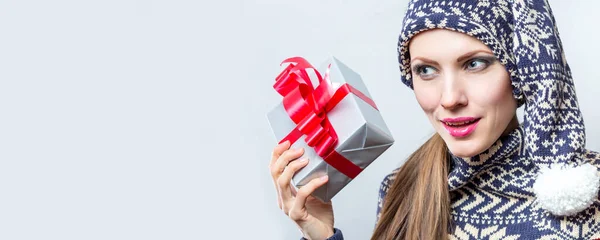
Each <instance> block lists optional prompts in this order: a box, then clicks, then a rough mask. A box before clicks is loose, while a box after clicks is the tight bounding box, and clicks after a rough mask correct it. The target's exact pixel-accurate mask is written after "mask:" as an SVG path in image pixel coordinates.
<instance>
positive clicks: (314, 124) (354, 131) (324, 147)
mask: <svg viewBox="0 0 600 240" xmlns="http://www.w3.org/2000/svg"><path fill="white" fill-rule="evenodd" d="M282 64H289V65H288V66H287V67H286V68H285V69H284V70H283V71H282V72H281V73H280V74H279V76H277V78H276V82H275V84H274V85H273V87H274V88H275V90H276V91H277V92H278V93H279V94H280V95H282V96H283V101H282V102H280V103H279V104H278V105H277V106H275V107H274V108H273V109H272V110H271V111H269V112H268V113H267V119H268V121H269V124H270V126H271V129H272V132H273V134H274V136H275V138H276V139H277V141H278V142H279V143H281V142H284V141H286V140H289V141H290V142H291V143H292V145H291V148H292V149H293V148H304V150H305V151H304V154H303V156H301V158H302V157H307V158H308V159H309V163H308V165H306V166H305V167H304V168H302V169H301V170H300V171H298V172H297V173H296V174H295V175H294V177H293V179H292V184H293V186H294V187H296V188H300V187H302V186H304V185H305V184H307V183H308V182H309V181H310V180H312V179H314V178H318V177H321V176H323V175H328V177H329V180H328V182H327V183H326V184H325V185H323V186H321V187H319V188H318V189H316V190H315V191H314V192H313V194H312V195H313V196H314V197H316V198H318V199H320V200H322V201H324V202H329V201H330V200H331V199H332V198H333V197H334V196H335V195H336V194H337V193H339V192H340V191H341V190H342V189H343V188H344V187H345V186H346V185H347V184H348V183H350V182H351V181H352V179H354V178H356V176H358V174H360V172H361V171H362V170H364V169H365V168H366V167H367V166H369V164H371V163H372V162H373V161H374V160H375V159H377V158H378V157H379V156H380V155H381V154H382V153H383V152H385V151H386V150H387V149H388V148H389V147H390V146H392V144H393V143H394V139H393V138H392V134H391V133H390V130H389V129H388V128H387V125H386V124H385V121H384V120H383V117H382V115H381V114H380V112H379V110H378V109H377V106H376V104H375V102H374V101H373V100H372V98H371V95H370V94H369V91H368V90H367V87H366V86H365V84H364V82H363V80H362V78H361V76H360V75H359V74H358V73H356V72H355V71H353V70H352V69H350V68H349V67H348V66H346V65H344V64H343V63H342V62H340V61H339V60H338V59H337V58H335V57H330V58H329V59H328V60H327V61H325V62H324V63H323V64H321V66H320V67H319V68H317V69H316V68H314V67H313V66H312V65H311V64H310V63H308V62H307V61H306V60H305V59H304V58H301V57H293V58H289V59H286V60H285V61H283V63H282ZM311 73H312V75H313V76H312V78H311V77H310V75H309V74H311Z"/></svg>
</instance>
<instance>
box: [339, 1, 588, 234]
mask: <svg viewBox="0 0 600 240" xmlns="http://www.w3.org/2000/svg"><path fill="white" fill-rule="evenodd" d="M435 28H440V29H447V30H452V31H457V32H461V33H465V34H467V35H470V36H472V37H475V38H477V39H478V40H480V41H481V42H483V43H484V44H486V45H487V46H488V47H489V48H490V49H491V50H492V52H493V53H494V55H495V56H496V57H497V58H498V60H499V61H500V63H501V64H503V65H504V66H505V68H506V70H507V71H508V73H509V76H510V79H511V83H512V86H513V95H514V97H515V99H516V100H517V102H518V104H519V107H524V121H523V122H522V124H521V125H520V126H519V127H518V128H517V129H515V130H513V131H512V132H511V133H509V134H508V135H506V136H503V137H501V138H500V139H498V140H497V141H496V142H495V143H494V144H493V145H492V146H491V147H490V148H489V149H487V150H486V151H484V152H483V153H481V154H479V155H477V156H473V157H471V158H458V157H454V156H452V155H451V154H450V155H451V156H452V157H451V159H450V161H451V169H450V172H449V175H448V188H449V191H450V193H451V207H452V211H451V219H452V226H451V229H452V231H451V232H450V239H464V240H470V239H549V240H559V239H560V240H569V239H573V240H575V239H596V238H600V201H599V195H598V185H600V180H599V178H598V175H599V173H598V169H600V154H599V153H598V152H594V151H590V150H587V149H585V126H584V122H583V117H582V115H581V112H580V110H579V105H578V103H577V97H576V92H575V87H574V84H573V79H572V75H571V70H570V67H569V64H568V63H567V60H566V57H565V53H564V51H563V47H562V43H561V40H560V36H559V32H558V28H557V27H556V23H555V19H554V16H553V13H552V10H551V8H550V5H549V3H548V2H547V1H546V0H455V1H454V0H453V1H435V0H410V1H409V6H408V8H407V12H406V14H405V16H404V19H403V27H402V31H401V33H400V37H399V41H398V60H399V65H400V72H401V77H402V82H403V83H404V84H406V85H407V86H408V87H410V88H412V87H413V85H412V79H411V73H410V56H409V51H408V44H409V42H410V39H411V38H412V37H413V36H415V35H416V34H418V33H419V32H422V31H426V30H429V29H435ZM553 169H554V170H557V169H558V170H560V172H561V174H562V173H565V172H568V171H570V170H569V169H578V170H576V171H574V172H573V171H572V172H571V175H570V176H569V177H564V175H563V177H561V175H560V174H553V175H548V173H549V172H552V171H550V170H553ZM579 170H581V171H579ZM588 170H591V171H588ZM397 171H398V169H396V170H395V171H393V172H392V173H390V174H389V175H387V176H386V177H385V179H384V180H383V182H382V184H381V189H380V195H379V206H378V208H377V218H379V214H380V213H379V212H380V210H381V207H382V204H383V199H384V197H385V195H386V193H387V191H388V188H389V186H390V185H391V184H392V182H393V181H394V176H395V174H396V172H397ZM553 173H557V172H556V171H554V172H553ZM574 173H576V174H574ZM578 173H581V174H578ZM586 174H589V175H587V176H589V178H581V176H580V175H586ZM546 176H551V177H549V178H548V177H546ZM574 179H575V180H574ZM548 182H550V183H552V185H548ZM564 183H567V184H564ZM544 184H545V185H544ZM342 238H343V236H342V232H341V231H340V230H339V229H335V235H334V236H333V237H332V238H330V239H331V240H333V239H337V240H339V239H342Z"/></svg>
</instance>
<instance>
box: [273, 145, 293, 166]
mask: <svg viewBox="0 0 600 240" xmlns="http://www.w3.org/2000/svg"><path fill="white" fill-rule="evenodd" d="M289 148H290V141H289V140H288V141H285V142H282V143H280V144H277V146H275V148H274V149H273V152H272V153H271V161H270V162H269V167H271V166H272V165H273V163H275V161H277V159H278V158H279V156H281V154H282V153H283V152H284V151H285V150H288V149H289Z"/></svg>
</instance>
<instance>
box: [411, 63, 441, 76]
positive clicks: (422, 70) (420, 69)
mask: <svg viewBox="0 0 600 240" xmlns="http://www.w3.org/2000/svg"><path fill="white" fill-rule="evenodd" d="M415 72H416V73H417V74H418V75H419V77H420V78H421V79H431V78H433V77H434V76H435V74H436V72H437V69H435V68H434V67H432V66H427V65H419V66H416V67H415Z"/></svg>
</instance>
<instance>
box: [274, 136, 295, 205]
mask: <svg viewBox="0 0 600 240" xmlns="http://www.w3.org/2000/svg"><path fill="white" fill-rule="evenodd" d="M290 145H291V144H290V141H284V142H282V143H280V144H277V146H275V148H274V149H273V152H272V153H271V161H270V162H269V171H270V172H271V175H272V177H273V183H274V185H275V190H276V192H277V195H276V196H277V205H278V206H279V209H282V204H281V197H279V194H280V192H279V188H278V187H277V183H276V182H275V177H274V176H273V174H274V173H276V171H278V170H274V169H273V165H274V163H275V161H276V160H277V159H278V158H279V156H281V154H282V153H283V152H284V151H286V150H287V149H289V148H290Z"/></svg>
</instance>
